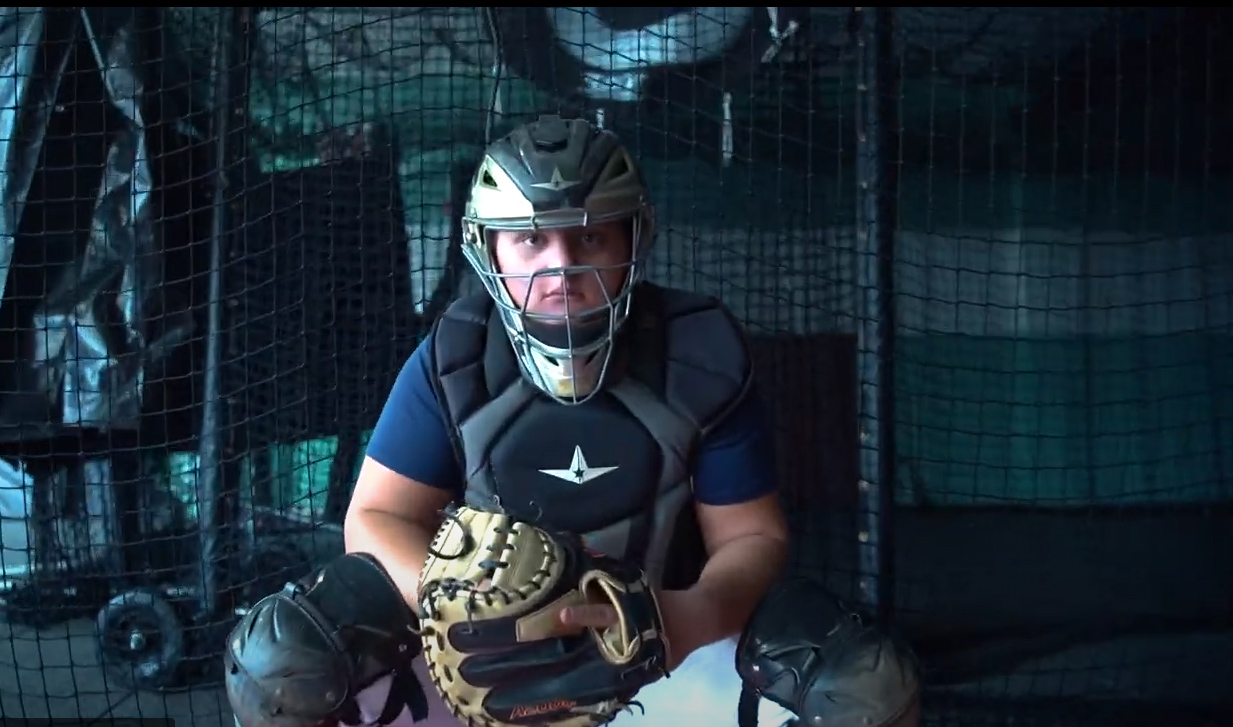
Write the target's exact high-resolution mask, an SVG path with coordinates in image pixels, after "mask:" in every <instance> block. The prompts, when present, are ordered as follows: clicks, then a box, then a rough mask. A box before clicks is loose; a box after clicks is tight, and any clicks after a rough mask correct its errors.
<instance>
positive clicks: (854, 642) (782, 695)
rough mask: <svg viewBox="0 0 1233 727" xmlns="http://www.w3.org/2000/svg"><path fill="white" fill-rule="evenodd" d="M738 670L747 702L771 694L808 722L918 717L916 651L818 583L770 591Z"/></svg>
mask: <svg viewBox="0 0 1233 727" xmlns="http://www.w3.org/2000/svg"><path fill="white" fill-rule="evenodd" d="M736 668H737V672H738V673H739V674H740V675H741V679H742V681H743V682H744V690H745V693H746V695H748V696H743V697H742V702H743V703H748V700H749V698H751V697H754V696H756V697H761V698H763V699H768V700H770V701H772V702H775V703H777V704H779V705H782V706H783V707H785V708H787V709H789V710H791V711H792V712H794V713H795V714H796V715H797V717H799V718H800V719H801V721H802V722H804V723H805V724H806V725H825V727H892V726H894V727H900V726H904V727H906V726H907V725H911V724H914V723H915V722H916V721H917V720H918V719H919V715H918V712H919V709H918V707H917V703H918V701H919V698H920V669H919V668H918V666H917V663H916V658H915V656H914V655H913V654H912V652H911V650H909V649H908V648H907V646H906V645H904V644H902V643H899V642H897V641H896V640H894V639H892V638H890V637H889V636H886V635H884V634H882V633H880V632H878V631H877V630H876V629H874V628H872V627H870V626H868V625H866V624H865V622H864V620H863V619H862V618H861V617H860V616H859V615H858V614H857V613H855V612H854V611H853V610H852V609H850V608H848V607H847V606H845V605H844V604H843V603H842V602H841V601H839V600H838V599H836V598H835V597H834V596H832V595H830V594H829V593H827V592H826V591H825V590H824V589H823V588H822V586H821V585H819V584H817V583H814V582H812V581H808V580H804V579H797V580H790V581H787V582H785V583H782V584H780V585H778V586H776V587H775V588H774V589H772V591H771V592H770V593H769V594H768V595H767V597H766V598H765V599H764V600H763V601H762V603H761V605H759V606H758V609H757V610H756V611H755V612H754V615H753V618H751V619H750V621H749V624H748V625H747V626H746V628H745V632H744V634H742V635H741V639H740V642H739V643H738V645H737V653H736ZM747 711H748V710H747V708H746V709H744V710H742V716H745V713H747ZM742 727H744V722H742Z"/></svg>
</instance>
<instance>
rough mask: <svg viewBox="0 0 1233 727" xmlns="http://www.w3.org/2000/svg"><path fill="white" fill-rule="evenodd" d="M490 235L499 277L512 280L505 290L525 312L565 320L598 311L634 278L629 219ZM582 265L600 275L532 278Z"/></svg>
mask: <svg viewBox="0 0 1233 727" xmlns="http://www.w3.org/2000/svg"><path fill="white" fill-rule="evenodd" d="M491 234H492V235H493V238H492V239H493V249H494V256H495V258H496V263H497V269H498V272H500V273H502V274H503V275H506V276H512V277H506V278H504V283H505V290H506V291H507V292H508V293H509V296H510V299H511V300H513V302H514V304H515V305H517V306H518V307H519V308H521V309H522V310H523V312H525V313H537V314H540V315H546V316H564V315H565V314H566V313H571V314H573V313H582V312H584V311H593V310H595V309H597V308H600V307H602V306H604V305H605V304H606V303H607V302H608V301H609V300H610V299H611V298H612V296H614V295H616V294H617V292H619V291H620V289H621V286H622V285H624V283H625V276H626V275H628V274H629V268H628V265H627V264H628V263H629V261H630V257H631V255H632V254H633V244H632V240H631V239H630V224H629V222H628V221H626V220H616V221H613V222H605V223H603V224H598V225H591V226H588V227H566V228H556V229H545V230H495V231H492V232H491ZM581 266H593V267H595V268H597V269H598V270H597V271H594V272H591V271H586V272H575V273H571V274H569V275H555V274H548V275H539V276H536V277H534V278H532V277H530V276H531V275H532V274H533V273H536V272H539V271H541V270H549V269H553V268H568V267H581ZM561 320H562V322H563V321H564V319H563V318H562V319H561Z"/></svg>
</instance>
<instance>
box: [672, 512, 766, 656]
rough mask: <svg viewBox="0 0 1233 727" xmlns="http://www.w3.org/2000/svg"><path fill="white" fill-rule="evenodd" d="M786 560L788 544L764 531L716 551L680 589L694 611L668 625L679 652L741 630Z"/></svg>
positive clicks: (684, 652) (681, 654)
mask: <svg viewBox="0 0 1233 727" xmlns="http://www.w3.org/2000/svg"><path fill="white" fill-rule="evenodd" d="M786 560H787V545H786V544H785V543H784V542H783V541H782V540H778V539H775V538H771V537H767V536H764V535H749V536H746V537H743V538H738V539H736V540H733V541H732V542H729V543H725V544H724V545H723V546H722V547H720V548H719V549H718V550H716V551H715V553H714V554H713V555H711V557H710V559H709V560H707V563H706V567H705V568H704V569H703V570H702V575H701V577H700V578H699V579H698V582H697V583H696V584H695V585H694V586H693V588H691V589H689V591H686V592H684V593H683V594H681V597H682V598H685V599H688V600H690V601H693V602H694V603H695V604H696V606H697V608H696V610H693V609H691V610H692V614H691V617H690V618H688V619H685V620H683V622H682V623H678V624H672V625H671V626H670V628H671V633H672V636H673V639H674V640H675V641H677V642H678V643H677V644H675V645H674V649H678V650H680V652H681V653H680V657H681V658H683V657H684V656H685V655H686V654H688V653H690V652H692V651H694V650H695V649H698V648H700V647H702V646H705V645H707V644H711V643H714V642H716V641H719V640H721V639H725V638H728V637H729V636H735V635H736V634H738V633H740V631H741V630H742V629H743V628H745V623H746V622H747V621H748V620H749V617H750V616H751V615H752V614H753V611H754V609H755V608H756V607H757V605H758V602H759V601H761V600H762V596H763V595H765V594H766V592H767V590H769V588H770V586H771V584H772V583H773V582H774V581H775V580H776V578H778V577H779V573H780V571H781V570H782V568H783V565H784V562H785V561H786Z"/></svg>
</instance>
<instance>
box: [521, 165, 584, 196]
mask: <svg viewBox="0 0 1233 727" xmlns="http://www.w3.org/2000/svg"><path fill="white" fill-rule="evenodd" d="M579 184H581V182H577V181H572V182H571V181H568V180H566V179H565V178H564V177H562V176H561V168H560V167H553V169H552V179H550V180H548V181H547V182H536V183H535V184H532V185H531V186H532V187H535V188H536V189H550V190H552V191H553V192H560V191H561V190H563V189H569V188H570V187H576V186H578V185H579Z"/></svg>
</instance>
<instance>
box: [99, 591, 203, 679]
mask: <svg viewBox="0 0 1233 727" xmlns="http://www.w3.org/2000/svg"><path fill="white" fill-rule="evenodd" d="M134 616H137V617H139V618H140V619H141V620H142V621H143V622H146V623H150V624H154V625H155V626H156V628H157V631H158V648H157V649H155V650H150V649H147V650H144V651H143V652H141V654H140V656H136V655H134V654H132V653H131V652H127V651H124V650H120V649H117V648H115V647H114V646H113V644H114V643H115V640H116V639H124V638H127V632H126V633H124V634H120V633H115V632H117V631H119V630H120V629H122V628H123V627H124V624H125V622H126V621H128V620H130V619H132V618H133V617H134ZM95 638H96V641H97V643H98V650H99V660H100V661H101V662H102V663H103V666H104V667H105V668H106V669H107V671H108V673H110V674H111V675H112V676H114V677H115V678H117V679H118V680H119V681H121V682H122V683H124V684H126V685H127V686H129V687H132V688H134V689H140V690H147V691H160V690H163V689H167V688H169V687H172V686H175V685H176V683H177V681H178V679H179V675H180V665H181V664H182V663H183V661H184V625H183V624H182V623H181V621H180V616H179V615H178V614H177V613H176V611H175V609H174V608H173V607H172V606H171V604H170V603H168V602H167V599H165V598H163V596H162V595H161V594H159V593H156V592H154V591H150V590H137V591H128V592H125V593H121V594H119V595H118V596H116V597H115V598H112V599H111V600H110V601H108V602H107V604H106V605H104V606H103V607H102V608H100V609H99V612H98V616H97V618H96V619H95Z"/></svg>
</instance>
